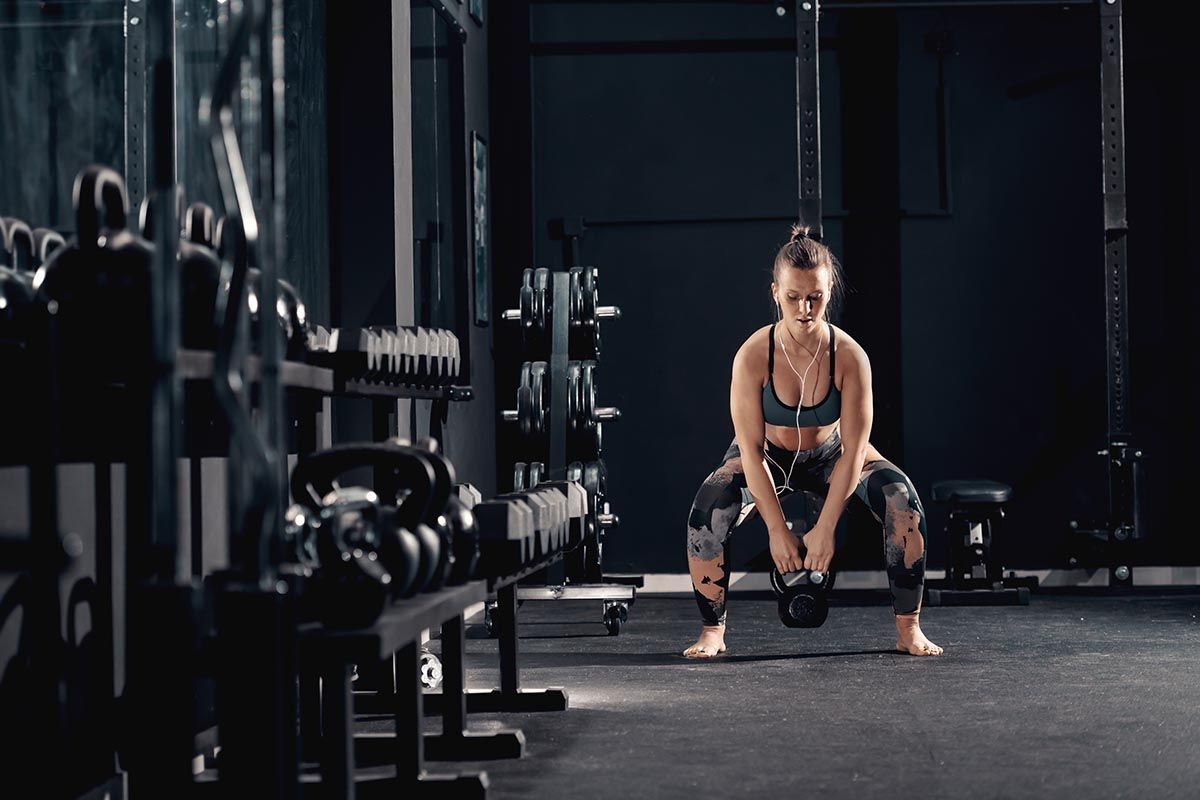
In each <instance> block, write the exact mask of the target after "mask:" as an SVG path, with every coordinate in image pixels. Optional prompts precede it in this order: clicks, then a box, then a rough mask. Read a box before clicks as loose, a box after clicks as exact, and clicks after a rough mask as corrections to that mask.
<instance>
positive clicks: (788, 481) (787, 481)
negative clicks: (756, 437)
mask: <svg viewBox="0 0 1200 800" xmlns="http://www.w3.org/2000/svg"><path fill="white" fill-rule="evenodd" d="M782 316H783V314H782V312H781V313H780V317H782ZM780 321H781V322H782V319H781V320H780ZM826 324H828V323H826ZM775 338H776V341H778V342H779V349H781V350H783V357H784V358H785V359H787V362H788V366H789V367H791V370H792V372H794V373H795V374H796V377H797V378H799V379H800V401H799V402H798V403H796V432H797V433H799V432H800V409H801V407H802V406H803V405H804V384H805V377H806V376H807V375H808V371H809V370H810V369H812V366H813V364H815V363H817V360H818V359H819V358H820V356H821V353H822V351H823V350H824V347H822V346H818V347H817V351H816V352H815V353H814V354H813V358H812V361H810V362H808V366H807V367H805V369H804V375H801V374H800V373H799V372H796V367H795V365H794V364H792V357H791V356H789V355H788V351H787V348H786V347H784V346H783V337H781V336H780V335H779V328H778V327H776V329H775ZM767 379H768V380H771V376H770V375H768V376H767ZM763 455H764V456H766V457H767V460H768V461H770V462H771V463H772V464H774V465H775V466H776V467H779V471H780V472H783V467H781V466H780V465H779V462H778V461H776V460H775V459H773V458H771V454H770V453H768V452H767V450H766V448H765V447H764V448H763ZM799 458H800V451H799V450H796V453H795V455H793V456H792V465H791V466H790V467H788V471H787V476H786V477H785V478H784V479H783V486H776V487H775V496H776V497H778V496H779V493H780V492H782V491H783V490H784V489H786V488H788V486H790V485H791V482H792V470H794V469H795V468H796V461H797V460H798V459H799ZM767 471H768V472H770V470H767Z"/></svg>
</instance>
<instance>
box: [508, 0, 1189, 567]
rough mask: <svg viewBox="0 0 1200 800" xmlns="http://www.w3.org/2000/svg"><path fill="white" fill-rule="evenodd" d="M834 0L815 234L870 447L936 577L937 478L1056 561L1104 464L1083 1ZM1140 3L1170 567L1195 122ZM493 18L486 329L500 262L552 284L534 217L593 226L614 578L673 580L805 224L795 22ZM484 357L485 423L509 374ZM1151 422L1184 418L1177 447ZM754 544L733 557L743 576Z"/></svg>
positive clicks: (1150, 337)
mask: <svg viewBox="0 0 1200 800" xmlns="http://www.w3.org/2000/svg"><path fill="white" fill-rule="evenodd" d="M833 6H835V4H834V3H830V4H829V5H828V6H825V7H824V9H825V10H824V12H823V14H822V19H821V40H822V48H821V50H822V53H821V83H822V85H821V104H822V128H823V130H822V146H823V153H822V156H823V157H822V168H823V182H824V199H825V213H826V239H827V241H828V242H829V243H830V244H831V246H832V247H833V249H834V252H835V253H836V254H837V255H838V256H839V257H840V258H842V260H843V262H844V265H845V268H846V273H847V277H848V279H849V282H850V284H851V286H852V288H853V290H855V291H854V292H852V293H851V294H850V295H849V297H848V298H847V309H846V312H845V314H844V316H843V319H842V324H843V325H844V327H845V328H846V329H847V331H848V332H849V333H850V334H851V335H853V336H854V337H855V338H856V339H857V340H858V341H860V342H861V343H863V344H864V346H865V347H866V349H867V352H868V354H869V355H870V356H871V357H872V368H873V373H874V390H875V405H876V419H875V427H874V431H873V435H872V441H873V442H874V443H875V444H876V445H877V446H878V447H879V448H880V450H881V451H882V452H883V453H884V455H885V456H887V457H890V458H892V459H894V460H896V461H897V462H898V463H899V464H900V466H901V467H902V468H904V469H905V470H906V471H907V472H908V473H909V475H910V476H911V477H912V479H913V481H914V483H915V484H916V486H917V488H918V490H919V491H920V492H921V493H922V495H923V497H924V498H925V500H926V506H927V511H928V512H929V513H930V516H931V524H930V531H931V541H930V543H929V547H930V562H931V565H932V566H933V567H935V568H937V567H940V566H941V564H942V560H943V559H942V548H943V547H944V542H943V539H942V536H941V535H940V526H941V524H942V516H941V515H940V513H939V510H938V509H936V508H934V507H933V506H932V504H931V503H930V502H929V494H930V486H931V484H932V483H933V482H934V481H935V480H939V479H944V478H967V477H985V478H991V479H995V480H1001V481H1005V482H1008V483H1010V484H1012V485H1013V486H1014V490H1015V493H1016V494H1015V499H1014V501H1013V503H1012V504H1011V505H1010V509H1009V510H1010V513H1009V516H1008V518H1007V520H1006V527H1005V538H1006V542H1005V543H1004V553H1005V556H1004V563H1005V565H1006V566H1010V567H1027V568H1033V567H1050V566H1062V565H1063V563H1062V562H1063V555H1064V551H1063V543H1064V542H1063V539H1064V536H1065V534H1066V531H1067V528H1068V523H1069V521H1070V520H1072V519H1083V518H1102V517H1103V516H1104V514H1105V512H1106V508H1105V503H1106V476H1105V471H1104V462H1103V460H1102V459H1100V458H1098V457H1097V456H1096V455H1095V452H1096V451H1097V450H1098V449H1100V448H1101V447H1103V446H1104V443H1105V437H1106V433H1107V432H1106V420H1105V386H1106V378H1105V355H1104V347H1105V343H1104V342H1105V339H1104V337H1105V328H1104V299H1103V286H1104V274H1103V272H1104V265H1103V264H1104V262H1103V251H1102V250H1103V248H1102V222H1101V220H1102V217H1101V204H1100V180H1101V162H1100V136H1099V122H1100V98H1099V68H1098V63H1099V59H1098V47H1099V40H1100V34H1099V22H1098V20H1097V16H1096V11H1095V8H1094V7H1071V8H1060V7H1014V8H1009V9H983V8H973V9H957V10H951V9H945V10H939V11H930V10H903V11H887V10H872V11H870V12H852V11H838V10H836V9H835V8H834V7H833ZM526 11H527V12H528V21H529V25H528V28H527V29H526V30H527V31H528V32H529V34H530V38H529V39H527V40H525V41H524V42H522V41H521V40H520V39H519V37H520V36H521V35H522V34H523V31H522V20H521V19H520V17H521V15H522V14H523V13H525V12H526ZM1141 11H1142V12H1143V13H1141V14H1140V15H1139V14H1135V13H1133V12H1131V13H1130V14H1129V16H1128V17H1127V20H1126V54H1127V65H1128V66H1127V73H1126V77H1127V83H1126V111H1127V123H1126V129H1127V143H1128V148H1129V154H1128V159H1127V161H1128V169H1129V209H1130V211H1129V216H1130V224H1131V232H1130V236H1129V242H1130V265H1131V266H1130V273H1131V281H1130V285H1131V288H1130V302H1131V314H1130V318H1131V326H1132V333H1131V342H1132V348H1133V350H1132V360H1133V364H1132V369H1133V377H1132V380H1133V388H1134V393H1135V409H1136V411H1135V414H1134V420H1135V426H1136V427H1135V433H1136V434H1138V437H1139V438H1138V441H1139V443H1141V444H1143V445H1144V447H1145V451H1146V454H1147V458H1146V462H1145V463H1146V471H1145V475H1146V478H1147V494H1146V500H1147V502H1146V505H1145V514H1144V521H1145V523H1146V530H1147V531H1149V533H1150V534H1151V536H1152V537H1153V538H1152V539H1151V542H1150V544H1149V546H1148V548H1147V551H1146V561H1147V562H1148V563H1154V564H1189V563H1196V561H1197V558H1198V556H1200V553H1198V552H1197V549H1196V545H1195V541H1194V540H1195V537H1191V536H1188V535H1186V534H1184V533H1183V532H1181V531H1177V530H1174V529H1172V528H1170V527H1168V526H1167V519H1168V518H1169V515H1170V514H1171V512H1177V513H1186V512H1187V510H1186V509H1183V508H1182V507H1180V508H1174V507H1173V506H1174V505H1175V504H1178V503H1181V502H1182V501H1183V500H1182V498H1184V497H1185V496H1186V495H1185V494H1181V493H1179V492H1171V491H1169V490H1170V488H1171V487H1172V485H1175V486H1177V487H1179V488H1181V484H1179V482H1180V481H1182V480H1185V478H1184V477H1182V475H1181V473H1182V472H1185V471H1184V470H1183V469H1182V466H1183V465H1182V464H1180V465H1178V466H1179V467H1180V468H1179V469H1170V467H1171V465H1172V463H1173V462H1174V461H1177V460H1179V459H1181V458H1183V457H1185V456H1184V454H1185V453H1188V452H1189V451H1190V450H1191V449H1192V448H1194V446H1195V443H1196V441H1197V436H1196V433H1197V432H1196V429H1195V427H1194V425H1193V424H1192V423H1191V422H1189V421H1188V420H1187V414H1186V413H1185V412H1184V411H1183V409H1184V408H1190V405H1191V404H1188V405H1186V406H1185V405H1183V404H1184V403H1185V398H1193V397H1194V396H1195V394H1194V391H1195V390H1194V384H1193V380H1194V379H1193V378H1192V377H1191V373H1192V372H1193V371H1194V366H1195V357H1194V356H1192V355H1190V354H1189V355H1187V356H1184V358H1185V365H1184V366H1183V368H1182V369H1180V368H1178V367H1177V368H1176V372H1175V375H1177V376H1178V377H1175V376H1172V375H1170V373H1169V372H1168V371H1167V370H1166V369H1164V368H1165V367H1166V366H1167V361H1166V358H1165V355H1162V354H1165V352H1166V347H1165V343H1166V341H1167V337H1168V335H1170V336H1172V337H1178V338H1180V339H1182V340H1184V341H1191V340H1192V339H1193V331H1192V330H1191V325H1193V324H1194V323H1192V322H1191V321H1190V320H1191V319H1192V318H1193V315H1190V314H1188V315H1185V314H1182V313H1180V312H1181V311H1182V310H1183V309H1184V308H1185V307H1188V306H1187V305H1186V304H1187V303H1188V299H1190V298H1192V297H1194V295H1195V291H1196V290H1195V289H1194V288H1193V287H1194V283H1195V281H1194V279H1193V278H1192V276H1193V275H1194V274H1195V269H1196V250H1195V248H1194V246H1190V245H1189V244H1188V239H1187V236H1186V230H1187V227H1188V226H1193V227H1194V225H1195V214H1194V213H1193V214H1192V215H1191V216H1190V217H1186V218H1185V213H1186V209H1188V208H1191V209H1193V210H1194V208H1195V202H1194V200H1192V199H1191V198H1193V197H1194V194H1195V187H1196V185H1197V183H1196V176H1195V171H1196V167H1195V159H1194V157H1191V156H1190V154H1189V152H1188V150H1187V146H1186V143H1187V142H1190V141H1195V140H1196V135H1197V133H1200V131H1197V127H1196V123H1195V112H1194V110H1192V107H1193V106H1194V104H1192V103H1185V102H1183V101H1182V97H1183V95H1184V92H1185V87H1184V86H1183V84H1184V82H1185V79H1184V78H1183V75H1185V74H1186V73H1185V72H1184V71H1183V70H1182V69H1181V64H1182V61H1181V54H1182V52H1183V49H1182V45H1183V41H1182V36H1181V35H1178V34H1174V33H1172V32H1171V31H1170V28H1171V26H1170V24H1169V20H1168V19H1165V18H1163V16H1162V15H1161V14H1159V15H1157V16H1152V12H1151V11H1150V10H1149V9H1142V10H1141ZM493 24H495V25H505V26H506V28H505V33H506V35H507V38H506V40H505V41H504V43H503V45H502V46H503V51H504V54H505V57H506V59H507V60H500V59H499V53H498V58H497V59H496V60H495V62H494V63H493V70H492V80H493V91H494V93H495V94H494V96H495V97H496V98H504V99H505V100H506V101H507V102H508V103H509V107H510V108H511V109H512V117H507V116H506V130H505V132H503V133H502V132H500V131H498V132H497V133H498V135H504V136H507V141H506V143H505V147H506V155H508V156H509V157H511V158H512V159H514V160H515V163H516V166H515V167H512V168H510V170H509V171H507V172H501V170H500V168H499V167H497V169H496V171H495V172H494V182H493V187H494V190H495V193H496V196H504V197H506V198H510V199H511V201H512V204H513V205H520V204H522V203H526V202H527V203H528V205H527V206H526V207H525V208H527V209H528V210H525V209H524V208H517V209H506V210H504V211H498V216H497V218H496V221H497V228H498V229H501V228H503V229H505V231H506V236H507V237H508V238H506V240H505V242H504V243H503V245H501V244H499V243H498V245H497V247H498V257H499V258H500V259H502V260H498V261H497V267H496V273H495V279H496V282H495V285H496V287H497V288H496V290H495V291H496V294H497V301H496V308H497V309H500V308H503V307H504V306H505V305H511V304H512V301H513V300H514V299H515V296H516V287H517V286H518V285H519V282H520V269H521V268H523V267H525V266H531V265H534V264H536V265H545V266H553V265H558V264H561V263H562V256H561V245H560V244H559V243H558V242H555V241H552V240H551V239H550V238H549V235H548V233H547V231H548V227H547V226H548V222H549V221H550V220H552V219H555V218H561V217H580V216H582V217H583V218H584V219H585V222H587V223H588V225H589V227H588V230H587V232H586V233H585V235H584V238H583V260H584V263H587V264H594V265H595V266H597V267H598V268H599V269H600V270H601V281H600V284H601V294H602V301H603V302H605V303H612V304H616V305H619V306H621V308H622V310H623V312H624V318H623V319H622V320H620V321H615V322H611V323H609V324H607V325H606V326H605V328H604V353H603V355H602V358H601V367H600V371H599V376H598V377H599V380H598V386H599V391H600V401H601V403H602V404H604V405H616V406H618V407H620V408H621V409H622V412H623V418H622V419H621V421H619V422H617V423H614V424H611V425H609V426H606V430H605V458H606V461H607V462H608V464H609V473H610V478H609V488H610V494H611V498H612V501H613V505H614V509H615V510H616V511H617V513H619V514H620V516H621V517H622V520H623V525H622V527H620V528H618V529H616V530H615V531H613V532H612V533H610V539H609V546H608V547H607V548H606V551H605V556H606V565H607V566H608V567H609V568H610V569H612V570H616V571H623V570H629V569H634V570H639V571H648V572H683V571H684V570H685V569H686V562H685V559H684V556H683V551H682V548H683V544H682V540H683V526H684V524H685V520H686V514H687V510H688V506H689V504H690V502H691V499H692V497H693V495H694V493H695V491H696V488H697V487H698V486H699V484H700V482H701V481H702V480H703V479H704V477H705V475H706V474H707V473H708V471H709V470H711V469H713V468H714V467H715V466H716V465H717V461H718V459H719V458H720V455H721V453H722V452H723V451H724V449H725V447H726V446H727V445H728V443H729V441H730V439H731V438H732V435H733V431H732V426H731V423H730V422H729V414H728V387H729V371H730V365H731V362H732V356H733V353H734V351H735V350H736V349H737V347H738V346H739V345H740V343H741V342H742V341H743V340H744V339H745V337H746V336H748V335H749V333H750V332H751V331H753V330H754V329H755V328H756V327H758V326H760V325H764V324H767V323H769V322H770V321H771V317H770V306H769V305H768V299H767V291H768V285H769V281H770V277H769V269H770V265H771V258H772V256H773V254H774V252H775V250H776V248H777V247H778V246H779V244H781V243H782V242H783V241H784V240H786V238H787V232H788V224H789V221H790V220H791V219H792V218H793V217H794V216H795V213H796V211H795V209H796V206H797V202H796V183H797V181H796V154H795V124H796V123H795V110H794V109H795V100H794V97H795V89H794V61H793V58H794V57H793V50H792V46H793V45H792V41H791V37H792V36H794V19H793V18H792V16H791V14H790V13H789V14H788V15H786V16H785V17H779V16H777V14H776V12H775V7H774V5H772V4H742V3H708V2H703V3H684V4H678V3H676V4H663V5H643V4H632V3H620V4H616V3H606V4H597V3H575V2H556V1H555V0H540V1H539V2H533V3H531V4H528V5H527V6H526V7H525V8H524V9H523V8H522V7H521V4H516V7H515V8H514V9H513V12H512V19H509V20H505V21H503V22H494V23H493ZM498 37H499V34H497V37H494V38H493V46H500V45H499V44H498V43H499V38H498ZM514 37H517V38H516V41H514V40H513V38H514ZM939 43H942V49H943V50H944V51H945V52H944V54H943V56H942V61H943V70H944V76H945V89H946V93H947V98H948V99H947V104H946V108H947V111H948V114H947V117H946V125H947V128H946V130H947V134H948V141H949V154H948V162H947V165H948V172H947V173H946V174H947V176H948V179H949V183H948V187H947V188H948V190H949V191H948V193H946V196H943V193H942V192H940V191H939V186H938V176H939V170H938V135H937V131H938V118H937V105H936V103H935V97H936V96H935V90H936V86H937V76H938V60H939V58H938V44H939ZM1164 44H1166V45H1174V46H1175V47H1176V48H1177V49H1175V50H1172V49H1171V47H1170V46H1167V47H1164V46H1163V45H1164ZM947 45H948V46H947ZM522 58H524V59H526V61H527V63H528V70H527V75H528V76H529V77H528V78H526V77H525V75H523V74H522V66H521V59H522ZM873 74H874V75H876V76H877V82H876V83H875V84H872V82H871V76H872V75H873ZM500 81H504V83H503V85H501V84H500V83H499V82H500ZM526 81H527V82H528V87H527V88H526V87H524V86H523V85H522V84H523V83H524V82H526ZM1172 90H1174V91H1176V92H1178V94H1177V95H1174V97H1176V98H1179V99H1172V97H1173V95H1172V94H1171V91H1172ZM1187 91H1190V90H1187ZM522 95H524V96H525V97H526V98H529V99H528V100H527V101H526V102H528V103H529V104H530V114H529V115H530V118H531V120H532V122H531V124H530V125H528V126H524V130H523V129H522V128H523V125H522V123H521V121H520V119H519V118H518V119H516V120H515V121H511V122H510V121H509V120H510V119H512V118H514V117H517V115H519V114H520V113H521V112H522V107H521V100H522ZM889 97H891V98H893V99H892V100H891V101H889V99H888V98H889ZM497 141H499V140H497ZM522 158H527V159H528V160H529V162H530V172H531V174H532V179H531V180H529V181H527V182H523V180H522V175H521V172H520V169H521V165H522ZM872 187H875V189H876V190H877V191H872ZM1189 203H1190V205H1189ZM944 206H945V208H943V207H944ZM501 213H504V214H506V217H505V220H506V221H507V224H506V222H505V221H502V220H501V219H500V216H499V214H501ZM514 230H515V232H514ZM525 231H528V232H529V233H528V236H529V238H531V239H532V242H533V244H534V247H535V249H534V251H533V252H531V253H530V252H525V251H523V250H522V244H521V242H520V241H519V239H520V238H521V237H522V235H524V233H525ZM1175 276H1179V277H1175ZM1185 280H1186V283H1183V282H1184V281H1185ZM1173 281H1174V282H1178V283H1180V284H1181V285H1179V286H1177V287H1174V284H1173V283H1172V282H1173ZM1173 287H1174V288H1175V291H1173V290H1172V288H1173ZM1172 312H1174V313H1172ZM497 335H498V337H501V338H499V339H498V342H501V341H503V342H504V343H505V344H504V346H503V347H501V346H500V345H499V344H498V348H497V349H498V351H501V352H504V353H509V352H510V351H511V352H515V351H513V350H512V348H515V347H516V346H517V345H516V343H515V341H514V340H513V337H512V336H511V331H503V330H502V331H498V332H497ZM508 358H509V356H507V355H506V356H505V359H508ZM503 361H504V359H498V362H497V369H498V370H499V372H498V374H499V376H500V378H499V379H500V382H501V383H500V388H499V392H500V401H499V405H501V406H503V405H504V400H505V398H508V397H510V396H511V394H512V392H513V388H512V387H513V384H512V380H513V377H512V375H515V369H508V370H506V369H505V365H504V363H502V362H503ZM509 373H512V375H510V374H509ZM1170 409H1177V410H1179V413H1178V414H1176V415H1172V416H1171V419H1172V421H1173V422H1172V424H1173V425H1174V426H1175V427H1173V428H1171V429H1168V428H1167V427H1166V426H1165V425H1164V424H1162V422H1161V420H1163V419H1164V414H1165V412H1167V411H1169V410H1170ZM506 435H507V434H506V432H505V431H504V430H503V429H502V430H501V433H500V438H499V441H500V459H499V463H498V466H499V468H500V469H501V471H502V474H503V470H505V469H506V464H505V463H504V453H505V452H506V449H507V442H506V439H505V438H504V437H505V436H506ZM1169 476H1170V477H1169ZM850 522H851V527H852V528H853V532H854V533H855V535H856V537H857V538H856V539H855V540H854V541H852V542H851V543H850V545H849V546H848V547H847V548H846V549H845V550H844V554H845V555H846V556H847V561H846V562H844V563H845V565H846V566H852V567H861V568H878V566H879V563H880V559H879V547H878V541H877V536H878V534H877V532H875V531H873V528H872V525H871V521H870V519H869V517H867V518H866V519H865V520H864V519H862V518H861V516H860V517H859V518H857V519H854V518H852V519H851V520H850ZM764 546H765V541H764V542H756V543H750V542H741V543H738V545H736V546H735V550H736V552H735V563H736V564H744V563H745V562H746V561H748V560H750V559H751V558H752V557H753V556H754V555H756V554H757V553H759V552H760V551H761V550H762V548H763V547H764Z"/></svg>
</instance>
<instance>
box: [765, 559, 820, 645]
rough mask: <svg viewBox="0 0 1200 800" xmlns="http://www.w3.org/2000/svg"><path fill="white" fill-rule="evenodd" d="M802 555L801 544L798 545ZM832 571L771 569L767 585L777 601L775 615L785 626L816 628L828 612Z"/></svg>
mask: <svg viewBox="0 0 1200 800" xmlns="http://www.w3.org/2000/svg"><path fill="white" fill-rule="evenodd" d="M800 550H801V553H800V557H801V558H803V557H804V548H803V547H801V548H800ZM834 578H835V573H833V572H817V571H816V570H807V569H802V570H799V571H797V572H787V573H782V574H781V573H780V572H779V570H777V569H773V570H771V588H772V589H773V590H774V591H775V595H776V597H778V602H779V619H780V620H781V621H782V622H783V624H784V625H786V626H787V627H789V628H819V627H821V626H822V625H823V624H825V619H826V618H827V617H828V616H829V592H830V591H831V590H832V589H833V582H834Z"/></svg>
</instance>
